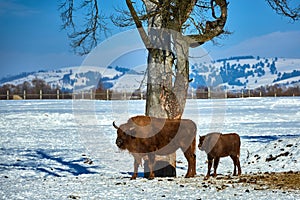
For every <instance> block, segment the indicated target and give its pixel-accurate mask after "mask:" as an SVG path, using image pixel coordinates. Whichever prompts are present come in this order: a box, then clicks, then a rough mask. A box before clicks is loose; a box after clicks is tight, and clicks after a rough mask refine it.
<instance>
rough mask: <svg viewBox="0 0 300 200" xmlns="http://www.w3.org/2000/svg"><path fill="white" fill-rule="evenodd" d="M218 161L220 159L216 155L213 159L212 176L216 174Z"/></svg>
mask: <svg viewBox="0 0 300 200" xmlns="http://www.w3.org/2000/svg"><path fill="white" fill-rule="evenodd" d="M219 161H220V158H219V157H216V158H215V159H214V177H216V176H217V168H218V165H219Z"/></svg>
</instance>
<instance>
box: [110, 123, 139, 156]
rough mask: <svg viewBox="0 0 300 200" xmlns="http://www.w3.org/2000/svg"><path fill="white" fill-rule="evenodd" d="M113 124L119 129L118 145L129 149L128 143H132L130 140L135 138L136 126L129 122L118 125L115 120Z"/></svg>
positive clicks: (123, 148)
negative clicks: (131, 125)
mask: <svg viewBox="0 0 300 200" xmlns="http://www.w3.org/2000/svg"><path fill="white" fill-rule="evenodd" d="M113 126H114V127H115V128H116V129H117V139H116V145H117V146H118V147H119V148H120V149H122V150H125V149H127V145H130V140H132V139H135V137H134V135H135V130H134V129H135V128H134V127H130V126H129V125H128V124H122V125H121V126H120V127H118V126H117V125H116V124H115V122H113Z"/></svg>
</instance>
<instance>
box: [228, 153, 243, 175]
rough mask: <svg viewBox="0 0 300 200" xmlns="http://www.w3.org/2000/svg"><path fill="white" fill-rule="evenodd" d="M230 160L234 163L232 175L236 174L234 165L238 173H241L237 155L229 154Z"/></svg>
mask: <svg viewBox="0 0 300 200" xmlns="http://www.w3.org/2000/svg"><path fill="white" fill-rule="evenodd" d="M230 157H231V159H232V161H233V165H234V169H233V176H236V167H238V175H241V173H242V170H241V165H240V160H239V157H238V156H233V155H232V156H230Z"/></svg>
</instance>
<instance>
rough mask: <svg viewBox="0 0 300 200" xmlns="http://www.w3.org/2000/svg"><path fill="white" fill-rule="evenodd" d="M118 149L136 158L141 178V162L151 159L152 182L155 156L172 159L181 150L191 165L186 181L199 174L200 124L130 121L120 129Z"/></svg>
mask: <svg viewBox="0 0 300 200" xmlns="http://www.w3.org/2000/svg"><path fill="white" fill-rule="evenodd" d="M113 126H114V127H115V128H116V129H117V134H118V136H117V139H116V145H117V146H118V147H119V148H120V149H122V150H128V151H129V152H130V153H131V154H132V155H133V157H134V174H133V175H132V177H131V178H132V179H135V178H136V177H137V172H138V166H139V165H140V164H141V159H142V158H143V157H144V156H148V159H149V162H148V163H149V170H150V175H149V178H150V179H152V178H154V176H155V175H154V172H153V166H154V164H155V155H168V154H171V153H174V152H175V151H176V150H177V149H179V148H180V149H181V150H182V151H183V152H184V155H185V157H186V159H187V161H188V171H187V174H186V177H193V176H195V174H196V155H195V150H196V132H197V127H196V124H195V123H194V122H193V121H192V120H188V119H182V120H177V119H164V118H155V117H147V116H136V117H132V118H130V119H129V120H128V121H127V123H125V124H122V125H120V126H119V127H117V126H116V125H115V123H113Z"/></svg>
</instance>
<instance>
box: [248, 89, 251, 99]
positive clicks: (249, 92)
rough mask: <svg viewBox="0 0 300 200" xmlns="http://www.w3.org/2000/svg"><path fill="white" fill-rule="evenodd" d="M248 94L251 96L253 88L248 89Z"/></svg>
mask: <svg viewBox="0 0 300 200" xmlns="http://www.w3.org/2000/svg"><path fill="white" fill-rule="evenodd" d="M248 96H249V97H251V90H250V89H249V90H248Z"/></svg>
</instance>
